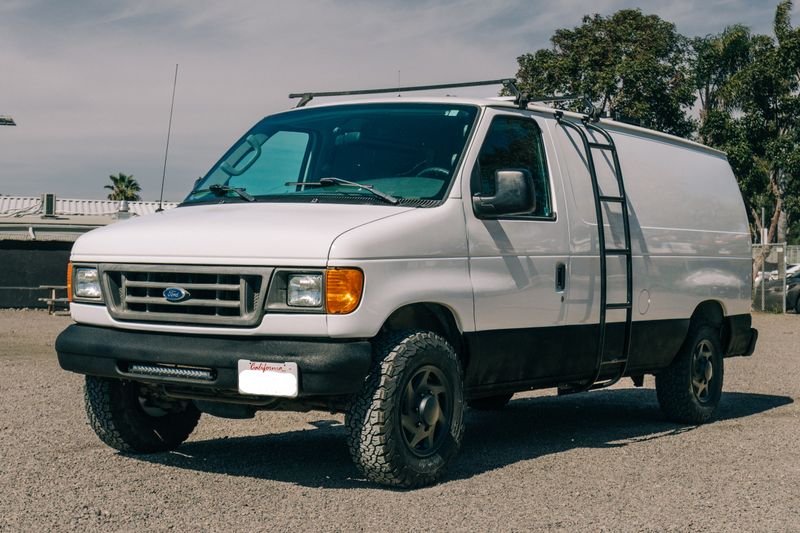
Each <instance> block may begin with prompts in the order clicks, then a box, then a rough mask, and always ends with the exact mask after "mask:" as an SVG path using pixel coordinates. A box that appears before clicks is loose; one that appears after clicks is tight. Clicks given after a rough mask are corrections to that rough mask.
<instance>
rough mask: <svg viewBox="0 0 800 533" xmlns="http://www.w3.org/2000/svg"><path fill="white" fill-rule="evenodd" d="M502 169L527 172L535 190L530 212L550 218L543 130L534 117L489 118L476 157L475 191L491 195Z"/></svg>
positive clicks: (550, 208) (550, 205)
mask: <svg viewBox="0 0 800 533" xmlns="http://www.w3.org/2000/svg"><path fill="white" fill-rule="evenodd" d="M501 169H524V170H527V171H528V172H530V174H531V176H532V177H533V188H534V191H535V192H536V206H535V207H534V209H533V211H531V212H530V213H529V215H530V216H537V217H552V215H553V208H552V202H551V200H550V181H549V179H548V177H547V163H546V159H545V153H544V144H543V143H542V132H541V130H540V129H539V126H538V125H537V124H536V122H535V121H534V120H533V119H530V118H522V117H510V116H500V117H495V118H494V120H492V125H491V126H490V127H489V132H488V133H487V134H486V139H485V140H484V142H483V146H482V147H481V151H480V154H479V156H478V166H477V168H476V172H477V177H478V178H479V179H478V182H477V183H475V184H473V189H475V192H480V193H481V194H483V195H487V196H491V195H493V194H494V188H495V177H494V174H495V172H496V171H498V170H501Z"/></svg>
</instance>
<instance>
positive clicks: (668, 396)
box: [656, 324, 724, 424]
mask: <svg viewBox="0 0 800 533" xmlns="http://www.w3.org/2000/svg"><path fill="white" fill-rule="evenodd" d="M722 361H723V359H722V343H721V342H720V338H719V331H718V330H717V329H716V328H714V327H713V326H711V325H709V324H699V325H698V326H693V327H692V328H690V330H689V334H688V335H687V338H686V341H685V342H684V343H683V346H682V347H681V350H680V352H679V353H678V355H677V356H676V357H675V360H674V361H673V362H672V364H671V365H670V366H669V367H667V368H666V369H665V370H663V371H662V372H660V373H659V374H656V394H657V396H658V403H659V404H660V405H661V409H662V410H663V411H664V413H665V414H666V415H667V417H668V418H670V419H671V420H673V421H675V422H680V423H684V424H702V423H705V422H708V421H709V420H711V418H712V417H713V416H714V411H715V410H716V408H717V405H718V404H719V400H720V398H721V397H722V379H723V374H724V369H723V363H722Z"/></svg>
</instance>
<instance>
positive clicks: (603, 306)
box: [556, 112, 633, 394]
mask: <svg viewBox="0 0 800 533" xmlns="http://www.w3.org/2000/svg"><path fill="white" fill-rule="evenodd" d="M556 120H557V121H558V123H559V124H560V125H561V126H564V127H566V128H570V129H572V130H574V131H575V132H577V133H578V136H579V137H580V138H581V141H582V143H583V148H584V151H585V153H586V163H587V166H588V168H589V177H590V179H591V182H592V193H593V195H594V205H595V215H596V217H597V242H598V251H599V255H600V322H599V332H598V343H597V359H596V364H595V369H594V374H593V377H592V378H591V379H589V380H588V381H586V382H579V383H568V384H565V385H562V386H559V390H558V392H559V394H570V393H575V392H583V391H587V390H592V389H600V388H603V387H609V386H611V385H613V384H614V383H616V382H617V381H619V380H620V379H621V378H622V377H623V376H625V372H626V371H627V369H628V358H629V355H630V347H631V323H632V321H633V249H632V247H631V228H630V219H629V215H628V197H627V196H626V194H625V183H624V181H623V179H622V167H621V166H620V164H619V157H618V155H617V147H616V145H615V144H614V139H612V137H611V135H610V134H609V133H608V132H607V131H606V130H605V129H603V128H602V127H600V126H598V125H597V124H594V123H592V119H591V117H589V116H585V117H583V119H582V120H581V122H582V124H583V128H581V126H580V125H578V124H576V123H574V122H572V121H570V120H567V119H565V118H564V115H563V113H560V112H559V113H556ZM584 129H585V130H586V131H584ZM586 132H593V133H596V134H598V135H599V136H600V137H601V138H602V139H603V140H604V142H597V141H596V140H595V139H594V138H592V139H590V138H589V136H588V135H587V133H586ZM593 137H594V136H593ZM594 150H599V151H603V152H607V153H609V154H611V159H612V162H613V166H614V175H615V178H616V182H617V186H618V188H619V195H618V196H615V195H611V194H602V191H601V190H600V185H599V184H598V181H597V166H596V165H595V160H594V155H593V151H594ZM605 204H619V205H620V206H621V210H622V226H623V235H624V239H623V240H624V247H623V248H607V247H606V235H605V217H604V216H603V206H604V205H605ZM619 256H621V257H624V259H625V278H626V279H625V282H626V283H625V301H624V302H609V301H608V265H607V261H608V258H609V257H619ZM618 309H624V310H625V329H624V333H623V339H622V354H621V355H620V356H619V357H612V358H610V359H607V358H606V339H607V330H608V323H607V320H606V313H607V312H608V311H609V310H618Z"/></svg>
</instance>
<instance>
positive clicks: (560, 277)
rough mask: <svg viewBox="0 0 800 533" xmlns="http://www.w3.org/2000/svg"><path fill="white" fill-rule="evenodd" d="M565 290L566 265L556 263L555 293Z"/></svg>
mask: <svg viewBox="0 0 800 533" xmlns="http://www.w3.org/2000/svg"><path fill="white" fill-rule="evenodd" d="M566 288H567V265H565V264H564V263H558V264H557V265H556V292H564V290H566Z"/></svg>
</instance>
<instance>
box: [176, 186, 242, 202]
mask: <svg viewBox="0 0 800 533" xmlns="http://www.w3.org/2000/svg"><path fill="white" fill-rule="evenodd" d="M198 192H211V193H212V194H214V196H222V195H223V194H226V193H229V192H232V193H233V194H235V195H237V196H238V197H239V198H241V199H242V200H247V201H248V202H255V201H256V199H255V198H253V197H252V196H251V195H249V194H247V190H246V189H244V188H238V187H229V186H228V185H220V184H219V183H215V184H214V185H211V186H209V188H208V189H195V190H194V191H192V192H191V194H194V193H198Z"/></svg>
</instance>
